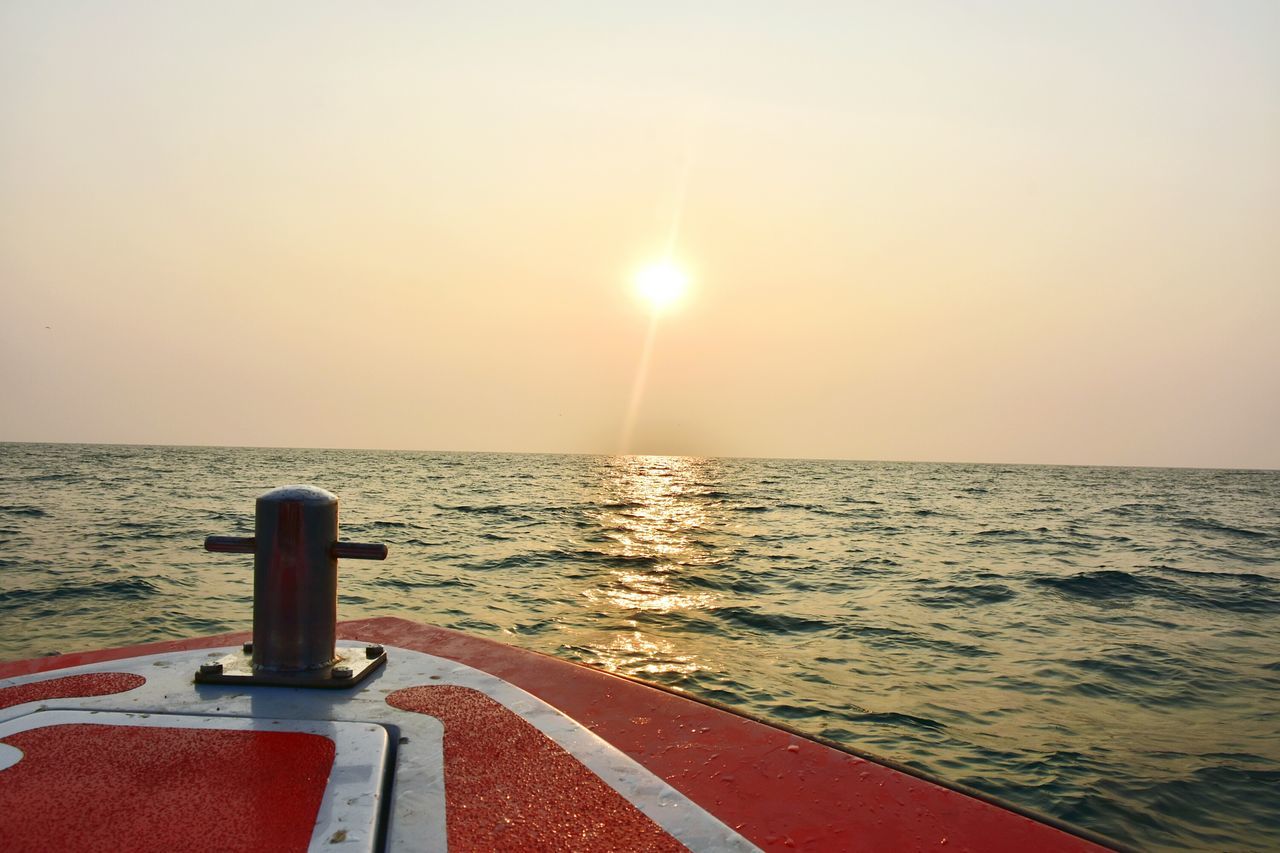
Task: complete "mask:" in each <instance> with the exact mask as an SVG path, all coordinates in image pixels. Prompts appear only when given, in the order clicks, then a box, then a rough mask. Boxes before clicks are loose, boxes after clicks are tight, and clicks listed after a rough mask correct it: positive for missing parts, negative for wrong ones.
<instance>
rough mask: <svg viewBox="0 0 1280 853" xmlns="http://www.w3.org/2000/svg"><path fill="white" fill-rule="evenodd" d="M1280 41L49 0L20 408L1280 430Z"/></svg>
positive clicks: (367, 420)
mask: <svg viewBox="0 0 1280 853" xmlns="http://www.w3.org/2000/svg"><path fill="white" fill-rule="evenodd" d="M689 7H692V8H689ZM1276 44H1280V4H1275V3H1271V2H1258V3H1244V2H1224V3H1213V4H1210V3H1191V2H1187V3H1177V2H1145V3H1139V2H1119V3H1103V2H1085V3H1066V2H1062V3H1037V4H1025V3H1020V2H1003V3H997V2H984V3H975V4H954V3H942V2H938V3H910V4H899V3H879V4H861V3H829V4H822V3H813V4H805V5H803V6H795V7H791V8H788V7H785V6H784V5H783V4H774V3H748V2H723V3H710V2H708V3H698V4H684V3H647V4H599V3H587V2H582V3H561V2H550V3H545V4H525V3H510V4H499V3H477V4H452V5H445V4H380V5H378V6H374V7H370V6H356V5H350V4H337V3H273V4H269V5H268V6H266V7H265V8H263V7H261V6H259V5H257V4H251V3H229V4H210V5H208V6H206V7H197V6H191V5H178V4H166V3H132V2H116V3H111V4H94V3H70V2H68V3H57V4H50V3H44V2H9V3H6V4H4V5H3V6H0V401H3V402H0V440H9V441H87V442H128V443H135V442H136V443H169V444H229V445H288V446H329V447H388V448H406V449H426V450H437V449H438V450H514V451H554V452H558V451H564V452H615V451H617V450H619V449H627V450H632V451H639V452H654V453H686V454H703V455H732V456H809V457H839V458H856V459H928V460H950V461H1005V462H1064V463H1086V464H1087V463H1099V464H1139V465H1191V466H1232V467H1272V468H1275V467H1280V378H1278V367H1277V366H1278V365H1280V333H1277V329H1278V328H1280V154H1278V153H1277V152H1280V51H1277V50H1276V49H1275V45H1276ZM673 234H674V236H675V241H674V253H675V256H676V257H677V258H678V259H679V260H680V262H681V263H682V264H684V266H685V268H686V269H687V270H688V271H689V273H690V275H691V278H692V283H691V286H690V289H689V293H688V294H687V298H686V299H685V300H684V301H683V303H682V304H681V305H680V306H678V308H677V309H676V310H673V311H671V312H669V313H666V314H664V315H663V316H662V317H661V318H660V320H659V322H658V328H657V330H656V335H655V338H654V341H653V349H652V358H651V361H650V364H649V366H648V370H647V375H646V381H645V385H644V389H643V395H642V397H641V399H640V400H639V403H638V409H637V415H636V420H635V424H634V430H633V432H632V435H633V439H632V442H631V445H630V446H629V447H626V448H620V447H619V444H620V436H621V435H623V433H624V421H625V419H626V416H627V409H628V403H629V400H630V399H631V396H632V387H633V381H634V379H635V376H636V372H637V364H638V361H639V359H640V356H641V351H642V349H643V345H644V340H645V335H646V331H647V329H648V324H649V319H648V315H647V313H646V309H645V307H644V306H643V305H642V304H641V303H639V302H638V301H637V300H636V299H635V297H634V294H633V293H632V292H631V288H630V278H631V276H632V275H633V273H634V272H635V270H636V269H637V268H638V267H640V266H642V265H643V264H645V263H647V262H649V261H651V260H653V259H655V258H658V257H661V256H662V255H663V254H664V253H665V252H666V250H667V247H668V245H669V243H670V241H671V238H672V235H673Z"/></svg>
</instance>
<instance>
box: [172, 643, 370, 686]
mask: <svg viewBox="0 0 1280 853" xmlns="http://www.w3.org/2000/svg"><path fill="white" fill-rule="evenodd" d="M336 652H337V657H336V659H335V660H334V662H333V663H332V664H330V665H329V666H325V667H321V668H318V669H308V670H302V671H290V670H268V669H261V668H259V669H254V667H253V653H252V652H251V651H248V652H246V651H236V652H232V653H231V654H228V655H223V656H221V657H218V658H213V659H211V660H210V661H209V662H208V663H206V664H204V665H203V666H201V667H200V669H198V670H197V671H196V674H195V681H196V683H197V684H235V685H239V686H245V685H259V686H262V687H320V688H327V689H330V690H341V689H343V688H346V687H352V686H354V685H356V684H359V683H360V682H362V681H364V680H365V679H366V678H368V677H369V676H370V675H372V674H373V673H374V672H375V671H376V670H377V669H378V667H380V666H382V665H383V664H385V663H386V662H387V653H386V650H385V649H383V648H382V647H381V646H374V645H366V644H361V645H359V646H339V647H338V648H337V649H336ZM335 673H337V674H336V675H335ZM347 673H349V674H347Z"/></svg>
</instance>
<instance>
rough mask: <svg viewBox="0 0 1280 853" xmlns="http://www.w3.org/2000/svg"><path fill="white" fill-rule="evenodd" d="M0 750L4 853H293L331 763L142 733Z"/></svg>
mask: <svg viewBox="0 0 1280 853" xmlns="http://www.w3.org/2000/svg"><path fill="white" fill-rule="evenodd" d="M3 742H4V743H7V744H9V745H10V746H14V747H17V748H18V749H20V750H22V752H23V759H22V760H21V761H19V762H18V763H17V764H15V765H14V766H12V767H10V768H8V769H7V770H4V771H0V802H3V803H4V804H5V807H4V809H0V840H2V841H0V846H3V848H4V849H5V850H6V851H9V853H19V851H40V853H43V851H49V850H76V851H118V850H131V851H157V853H170V851H174V850H184V851H187V850H190V851H199V850H209V851H240V850H243V851H263V850H272V851H288V850H305V849H306V848H307V845H308V843H309V842H310V840H311V832H312V830H313V828H314V825H315V819H316V814H317V812H318V811H319V808H320V800H321V797H322V795H323V793H324V788H325V784H326V783H327V781H328V778H329V769H330V767H332V765H333V755H334V745H333V741H331V740H329V739H328V738H325V737H321V736H319V735H313V734H305V733H301V732H254V731H226V730H210V729H178V728H160V727H154V726H104V725H93V724H71V725H59V726H45V727H43V728H39V729H29V730H27V731H24V732H18V733H17V734H13V735H10V736H8V737H6V738H4V740H3ZM64 818H65V819H64Z"/></svg>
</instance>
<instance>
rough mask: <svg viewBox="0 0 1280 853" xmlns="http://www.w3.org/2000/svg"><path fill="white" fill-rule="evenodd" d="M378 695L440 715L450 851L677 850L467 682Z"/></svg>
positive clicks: (407, 708) (676, 844) (663, 833)
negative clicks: (463, 685)
mask: <svg viewBox="0 0 1280 853" xmlns="http://www.w3.org/2000/svg"><path fill="white" fill-rule="evenodd" d="M387 703H388V704H390V705H391V706H393V707H396V708H400V709H402V710H405V711H414V712H416V713H419V714H427V715H429V716H432V717H435V718H437V719H438V720H440V721H441V722H442V723H444V767H445V770H444V773H445V798H446V799H445V803H446V805H445V814H446V815H447V822H448V831H449V847H450V849H453V850H574V851H610V850H646V851H676V850H684V849H685V847H684V845H682V844H680V843H679V842H678V841H676V840H675V839H674V838H672V837H671V836H670V835H668V834H667V832H666V831H665V830H663V829H662V827H660V826H658V825H657V824H656V823H654V822H653V821H652V820H651V819H650V818H649V817H647V816H646V815H645V814H644V813H642V812H641V811H639V810H638V809H637V808H636V807H635V806H633V805H631V803H629V802H627V800H625V799H624V798H623V797H622V796H621V795H620V794H618V792H617V791H615V790H613V789H612V788H610V787H609V786H608V785H606V784H605V783H604V782H603V781H602V780H601V779H600V777H599V776H596V775H595V774H594V773H592V772H591V771H590V770H588V769H587V768H586V767H584V766H583V765H582V763H581V762H579V761H578V760H577V759H576V758H574V757H573V756H571V755H569V753H567V752H565V750H564V749H563V748H561V747H560V745H559V744H557V743H555V742H554V741H553V740H551V739H550V738H548V737H547V736H546V735H544V734H543V733H542V732H540V731H538V730H537V729H536V728H534V727H533V726H532V725H530V724H529V723H527V722H525V721H524V720H523V719H521V718H520V717H519V716H517V715H516V714H514V713H512V712H511V711H510V710H508V709H507V708H505V707H503V706H502V705H500V704H499V703H497V702H495V701H494V700H492V699H490V698H489V697H488V696H485V695H484V694H483V693H480V692H479V691H476V690H472V689H470V688H468V687H456V686H434V687H410V688H407V689H405V690H397V691H395V692H394V693H392V694H390V695H389V696H387Z"/></svg>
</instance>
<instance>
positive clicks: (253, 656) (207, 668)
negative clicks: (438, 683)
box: [196, 486, 387, 687]
mask: <svg viewBox="0 0 1280 853" xmlns="http://www.w3.org/2000/svg"><path fill="white" fill-rule="evenodd" d="M204 547H205V549H206V550H208V551H215V552H219V553H252V554H253V642H252V643H246V644H245V647H244V649H243V651H242V652H241V653H239V654H233V655H228V656H226V657H225V658H223V659H221V660H219V661H216V662H213V663H210V664H205V665H204V666H202V667H201V668H200V670H199V672H197V673H196V680H197V681H201V682H212V683H227V682H236V683H242V682H252V683H259V684H275V685H292V686H299V687H346V686H349V685H351V684H354V683H356V682H358V681H360V680H361V679H362V678H364V677H365V676H367V675H368V674H369V673H370V672H372V671H373V670H374V669H376V668H377V667H378V666H380V665H381V664H382V663H383V662H384V661H386V653H385V652H384V651H383V650H382V649H381V648H379V649H378V650H377V652H378V653H377V654H372V653H371V652H370V649H372V648H373V647H372V646H370V647H368V648H366V647H364V646H360V647H357V648H352V649H342V648H338V647H337V630H338V628H337V625H338V558H339V557H345V558H348V559H357V560H385V559H386V557H387V546H386V545H370V544H364V543H359V542H339V541H338V498H337V497H336V496H334V495H333V494H332V493H330V492H327V491H325V490H324V489H319V488H316V487H315V486H282V487H280V488H278V489H272V490H271V491H269V492H266V493H265V494H262V495H259V496H258V499H257V503H256V511H255V523H254V535H253V536H252V537H236V536H209V537H207V538H206V539H205V543H204Z"/></svg>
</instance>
